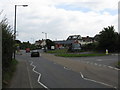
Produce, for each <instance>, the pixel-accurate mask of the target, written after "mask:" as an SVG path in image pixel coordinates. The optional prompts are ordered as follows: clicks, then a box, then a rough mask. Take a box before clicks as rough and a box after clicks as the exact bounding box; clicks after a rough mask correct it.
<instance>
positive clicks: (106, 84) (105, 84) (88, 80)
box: [80, 72, 117, 89]
mask: <svg viewBox="0 0 120 90" xmlns="http://www.w3.org/2000/svg"><path fill="white" fill-rule="evenodd" d="M80 75H81V77H82V78H83V79H84V80H88V81H92V82H96V83H100V84H103V85H106V86H109V87H112V88H115V89H117V87H114V86H112V85H109V84H106V83H103V82H99V81H95V80H92V79H88V78H85V77H84V76H83V74H82V73H81V72H80Z"/></svg>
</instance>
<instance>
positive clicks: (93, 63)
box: [85, 61, 120, 70]
mask: <svg viewBox="0 0 120 90" xmlns="http://www.w3.org/2000/svg"><path fill="white" fill-rule="evenodd" d="M85 63H87V64H91V65H96V66H100V67H108V68H111V69H114V70H120V69H118V68H116V67H112V66H107V65H102V64H97V63H93V62H89V61H87V62H85Z"/></svg>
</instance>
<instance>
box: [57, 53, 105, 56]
mask: <svg viewBox="0 0 120 90" xmlns="http://www.w3.org/2000/svg"><path fill="white" fill-rule="evenodd" d="M105 55H106V54H103V53H102V54H101V53H100V54H97V53H96V54H94V53H93V54H70V53H64V54H56V56H61V57H90V56H105Z"/></svg>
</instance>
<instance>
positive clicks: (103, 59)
mask: <svg viewBox="0 0 120 90" xmlns="http://www.w3.org/2000/svg"><path fill="white" fill-rule="evenodd" d="M69 59H71V60H78V61H82V62H85V63H91V64H95V63H96V64H98V65H101V66H111V67H115V65H116V63H117V62H118V55H116V54H115V55H114V54H113V55H108V56H97V57H74V58H69Z"/></svg>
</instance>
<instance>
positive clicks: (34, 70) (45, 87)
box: [30, 61, 49, 90]
mask: <svg viewBox="0 0 120 90" xmlns="http://www.w3.org/2000/svg"><path fill="white" fill-rule="evenodd" d="M30 65H31V66H33V69H32V70H33V72H35V73H37V74H39V77H38V80H37V82H38V83H39V84H40V85H42V86H43V87H44V88H46V89H48V87H47V86H45V85H44V84H43V83H41V82H40V78H41V76H42V75H41V73H39V72H37V71H35V68H36V66H35V65H33V62H32V61H31V64H30ZM48 90H49V89H48Z"/></svg>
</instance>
